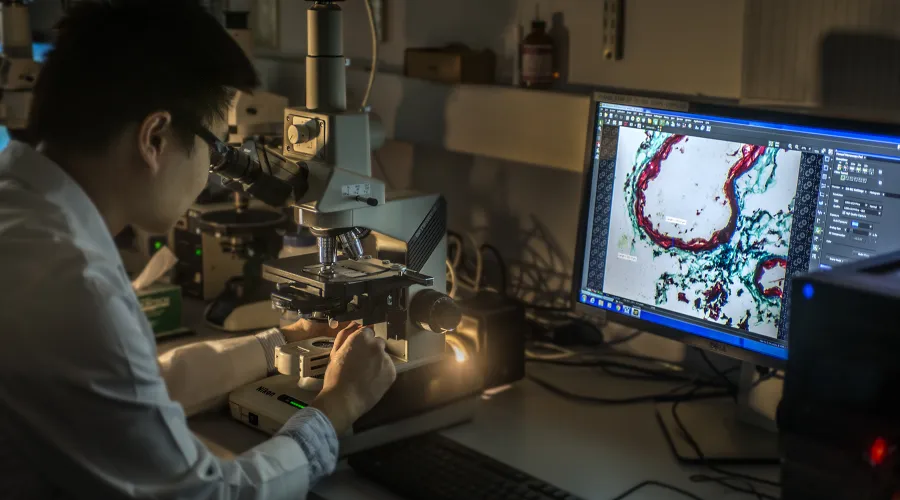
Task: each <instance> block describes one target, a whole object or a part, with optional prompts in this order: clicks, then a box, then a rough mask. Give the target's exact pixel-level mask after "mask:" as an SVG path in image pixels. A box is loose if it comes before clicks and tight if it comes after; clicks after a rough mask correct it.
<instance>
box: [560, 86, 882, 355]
mask: <svg viewBox="0 0 900 500" xmlns="http://www.w3.org/2000/svg"><path fill="white" fill-rule="evenodd" d="M587 128H588V147H587V155H586V162H585V164H586V172H585V182H584V195H583V205H582V213H581V220H580V235H579V239H578V247H577V251H576V269H575V274H574V277H575V279H574V280H573V281H574V294H575V302H576V303H577V308H578V309H579V310H581V311H584V312H596V311H600V310H603V311H606V312H607V314H609V315H611V316H610V319H612V320H614V321H618V322H621V323H626V324H630V325H633V326H636V327H639V328H641V329H643V330H646V331H649V332H651V333H656V334H659V335H663V336H666V337H670V338H673V339H676V340H680V341H683V342H686V343H688V344H691V345H695V346H697V347H701V348H704V349H708V350H712V351H717V352H720V353H722V354H726V355H729V356H732V357H735V358H738V359H742V360H745V361H749V362H753V363H756V364H761V365H765V366H771V367H776V368H778V367H782V366H784V362H785V360H786V359H787V356H788V342H787V340H788V330H787V325H788V317H787V316H788V313H789V306H790V304H789V303H788V301H789V300H790V278H791V276H792V275H794V274H797V273H801V272H806V271H811V270H821V269H830V268H831V267H832V266H835V265H838V264H842V263H846V262H851V261H854V260H857V259H862V258H865V257H869V256H872V255H876V254H879V253H883V252H887V251H891V250H897V249H900V128H898V127H893V126H888V125H879V124H873V123H862V122H854V121H849V120H839V119H826V118H818V117H811V116H803V115H794V114H787V113H778V112H769V111H760V110H749V109H742V108H737V107H729V106H719V105H713V104H705V103H696V102H683V101H676V100H669V99H657V98H645V97H638V96H622V95H616V94H606V93H598V94H596V95H595V96H594V97H593V99H592V103H591V112H590V123H589V124H588V127H587ZM847 314H858V315H860V317H864V316H865V314H866V312H865V311H847Z"/></svg>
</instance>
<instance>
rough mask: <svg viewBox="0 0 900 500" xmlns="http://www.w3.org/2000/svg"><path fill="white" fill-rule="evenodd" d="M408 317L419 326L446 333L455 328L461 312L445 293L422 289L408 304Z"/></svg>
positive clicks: (460, 318)
mask: <svg viewBox="0 0 900 500" xmlns="http://www.w3.org/2000/svg"><path fill="white" fill-rule="evenodd" d="M409 319H410V320H411V321H412V322H413V323H414V324H416V325H417V326H418V327H419V328H422V329H425V330H431V331H432V332H435V333H446V332H451V331H453V330H456V327H457V326H459V322H460V321H461V320H462V312H461V311H460V310H459V306H457V305H456V302H454V301H453V299H452V298H450V296H448V295H447V294H444V293H441V292H438V291H437V290H422V291H420V292H419V293H417V294H416V295H415V296H414V297H413V298H412V301H411V302H410V304H409Z"/></svg>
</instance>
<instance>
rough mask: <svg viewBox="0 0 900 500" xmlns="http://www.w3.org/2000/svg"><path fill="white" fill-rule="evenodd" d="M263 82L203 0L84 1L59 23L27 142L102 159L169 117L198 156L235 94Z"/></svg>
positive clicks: (36, 92) (36, 96) (35, 99)
mask: <svg viewBox="0 0 900 500" xmlns="http://www.w3.org/2000/svg"><path fill="white" fill-rule="evenodd" d="M258 84H259V80H258V78H257V76H256V72H255V70H254V68H253V64H252V63H251V62H250V60H249V59H248V58H247V56H246V55H245V54H244V52H243V51H242V50H241V48H240V47H239V46H238V44H237V42H235V41H234V39H233V38H232V37H231V36H230V35H229V34H228V33H227V32H226V31H225V29H224V28H223V27H222V26H221V25H220V24H219V23H218V22H217V21H216V20H215V18H213V16H211V15H210V14H209V13H208V12H207V11H206V10H205V9H204V8H203V7H202V6H201V5H200V4H199V3H198V2H197V1H196V0H119V1H114V0H110V1H106V2H78V3H75V4H74V5H73V6H72V7H71V8H70V9H69V11H68V12H67V13H66V15H65V17H64V18H63V19H62V20H61V21H60V22H59V24H58V25H57V37H56V41H55V44H54V48H53V50H52V51H51V52H50V53H49V54H48V56H47V59H46V62H45V63H44V65H43V68H42V69H41V73H40V75H39V76H38V80H37V82H36V84H35V88H34V96H33V100H32V104H31V112H30V115H29V123H28V136H29V139H30V140H31V141H32V142H34V143H37V142H41V141H46V142H48V143H50V144H54V145H55V146H61V147H65V148H67V149H73V148H77V149H78V150H88V151H93V152H96V151H101V150H103V149H105V148H106V147H108V146H109V143H110V141H111V139H112V138H113V137H114V136H115V134H116V133H118V132H119V131H120V130H121V129H122V128H123V127H124V126H127V125H129V124H132V123H139V122H141V121H142V120H143V119H144V118H145V117H146V116H147V115H149V114H150V113H153V112H155V111H169V112H171V113H172V126H173V129H174V130H175V133H176V136H177V138H178V139H179V140H180V141H183V144H184V145H185V146H187V147H188V148H190V147H191V146H192V145H193V144H194V132H195V130H196V129H197V127H198V126H199V125H208V124H210V123H211V122H212V121H213V120H214V119H215V118H217V117H218V118H220V119H221V118H224V114H225V111H226V110H227V107H228V104H229V101H230V99H231V97H232V95H233V91H234V90H242V91H251V90H253V89H254V88H256V87H257V86H258Z"/></svg>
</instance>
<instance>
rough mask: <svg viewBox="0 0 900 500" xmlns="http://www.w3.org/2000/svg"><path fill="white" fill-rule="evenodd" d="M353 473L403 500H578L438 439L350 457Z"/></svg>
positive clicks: (409, 441) (417, 440)
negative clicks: (485, 499)
mask: <svg viewBox="0 0 900 500" xmlns="http://www.w3.org/2000/svg"><path fill="white" fill-rule="evenodd" d="M348 463H349V464H350V466H351V467H353V470H355V471H356V472H357V473H359V474H361V475H362V476H364V477H366V478H367V479H369V480H371V481H373V482H375V483H377V484H380V485H382V486H384V487H386V488H388V489H389V490H391V491H392V492H394V493H397V494H398V495H400V496H402V497H404V498H410V499H413V498H444V499H454V500H456V499H458V500H469V499H472V498H497V499H499V500H519V499H521V500H525V499H531V500H545V499H546V500H550V499H557V500H578V497H576V496H575V495H571V494H569V493H568V492H566V491H563V490H561V489H559V488H557V487H555V486H553V485H552V484H549V483H547V482H545V481H542V480H540V479H538V478H536V477H534V476H530V475H528V474H525V473H524V472H522V471H520V470H517V469H514V468H512V467H510V466H509V465H506V464H504V463H502V462H498V461H497V460H494V459H492V458H490V457H488V456H486V455H482V454H481V453H478V452H477V451H475V450H472V449H470V448H467V447H465V446H463V445H461V444H459V443H457V442H456V441H453V440H452V439H449V438H446V437H443V436H441V435H440V434H426V435H422V436H416V437H414V438H409V439H405V440H403V441H399V442H396V443H390V444H387V445H384V446H381V447H378V448H375V449H371V450H367V451H364V452H361V453H357V454H354V455H351V456H350V458H349V460H348Z"/></svg>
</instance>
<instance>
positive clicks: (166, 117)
mask: <svg viewBox="0 0 900 500" xmlns="http://www.w3.org/2000/svg"><path fill="white" fill-rule="evenodd" d="M137 139H138V150H139V151H140V154H141V158H142V159H143V160H144V163H145V164H146V165H147V167H149V168H150V171H151V173H153V174H154V175H155V174H156V173H158V172H159V170H160V168H161V167H162V158H163V156H164V155H165V154H167V153H169V148H171V147H172V115H171V113H169V112H168V111H156V112H153V113H151V114H149V115H147V117H146V118H144V121H142V122H141V125H140V127H139V128H138V137H137Z"/></svg>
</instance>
